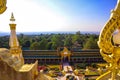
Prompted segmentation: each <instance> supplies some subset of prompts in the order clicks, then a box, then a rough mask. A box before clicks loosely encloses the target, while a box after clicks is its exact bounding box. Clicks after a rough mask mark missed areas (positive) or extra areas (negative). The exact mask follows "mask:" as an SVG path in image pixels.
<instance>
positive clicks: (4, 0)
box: [0, 0, 7, 14]
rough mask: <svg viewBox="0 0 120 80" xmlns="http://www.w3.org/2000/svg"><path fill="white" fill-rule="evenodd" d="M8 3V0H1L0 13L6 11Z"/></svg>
mask: <svg viewBox="0 0 120 80" xmlns="http://www.w3.org/2000/svg"><path fill="white" fill-rule="evenodd" d="M6 3H7V1H6V0H0V14H2V13H3V12H5V10H6V9H7V7H6Z"/></svg>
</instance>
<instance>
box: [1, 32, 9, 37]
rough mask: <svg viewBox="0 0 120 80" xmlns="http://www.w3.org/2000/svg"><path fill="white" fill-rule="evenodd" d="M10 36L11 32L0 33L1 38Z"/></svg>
mask: <svg viewBox="0 0 120 80" xmlns="http://www.w3.org/2000/svg"><path fill="white" fill-rule="evenodd" d="M7 35H9V32H0V36H7Z"/></svg>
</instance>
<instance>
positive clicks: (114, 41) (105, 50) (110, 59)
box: [96, 0, 120, 80]
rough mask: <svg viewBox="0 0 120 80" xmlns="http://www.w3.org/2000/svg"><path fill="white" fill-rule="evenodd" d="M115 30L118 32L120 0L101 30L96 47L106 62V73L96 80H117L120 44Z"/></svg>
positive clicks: (119, 26)
mask: <svg viewBox="0 0 120 80" xmlns="http://www.w3.org/2000/svg"><path fill="white" fill-rule="evenodd" d="M116 30H120V0H118V2H117V5H116V7H115V9H114V10H112V12H111V16H110V19H109V20H108V22H107V23H106V24H105V26H104V27H103V29H102V30H101V33H100V36H99V41H98V46H99V48H100V54H101V56H102V57H103V59H104V60H105V61H106V62H107V64H108V67H107V72H106V73H104V74H102V75H101V76H99V77H98V78H97V79H96V80H119V79H120V76H119V72H120V46H119V45H120V42H119V40H120V39H119V38H120V37H119V36H120V35H119V34H120V32H119V31H118V33H117V34H115V35H114V32H115V31H116Z"/></svg>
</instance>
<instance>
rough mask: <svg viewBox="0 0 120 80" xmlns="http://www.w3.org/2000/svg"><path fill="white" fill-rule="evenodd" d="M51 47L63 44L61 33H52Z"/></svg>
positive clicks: (54, 47)
mask: <svg viewBox="0 0 120 80" xmlns="http://www.w3.org/2000/svg"><path fill="white" fill-rule="evenodd" d="M51 41H52V43H53V44H52V47H53V49H57V47H61V46H63V45H64V43H63V38H62V36H61V35H59V34H57V35H53V37H52V39H51Z"/></svg>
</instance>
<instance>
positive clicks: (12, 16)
mask: <svg viewBox="0 0 120 80" xmlns="http://www.w3.org/2000/svg"><path fill="white" fill-rule="evenodd" d="M10 21H15V18H14V15H13V13H11V18H10Z"/></svg>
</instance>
